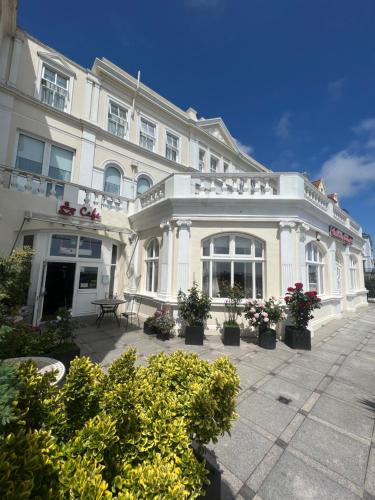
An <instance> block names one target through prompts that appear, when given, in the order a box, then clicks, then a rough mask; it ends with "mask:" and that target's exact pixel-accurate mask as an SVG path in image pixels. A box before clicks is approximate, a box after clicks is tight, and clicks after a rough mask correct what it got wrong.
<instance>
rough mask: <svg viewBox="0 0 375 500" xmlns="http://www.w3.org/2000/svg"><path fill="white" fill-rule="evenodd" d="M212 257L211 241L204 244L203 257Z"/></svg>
mask: <svg viewBox="0 0 375 500" xmlns="http://www.w3.org/2000/svg"><path fill="white" fill-rule="evenodd" d="M209 255H210V240H206V241H204V242H203V256H204V257H208V256H209Z"/></svg>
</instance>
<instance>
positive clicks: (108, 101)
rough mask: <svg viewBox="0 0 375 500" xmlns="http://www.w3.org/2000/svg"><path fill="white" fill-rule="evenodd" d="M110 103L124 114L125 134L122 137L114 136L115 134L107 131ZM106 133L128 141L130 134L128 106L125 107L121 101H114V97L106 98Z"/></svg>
mask: <svg viewBox="0 0 375 500" xmlns="http://www.w3.org/2000/svg"><path fill="white" fill-rule="evenodd" d="M111 103H112V104H114V105H115V106H117V107H118V108H120V109H122V110H123V111H125V112H126V120H125V122H126V127H125V129H126V130H125V133H124V135H123V136H122V135H119V134H115V133H113V132H111V131H110V130H109V121H110V117H109V115H110V111H111ZM106 131H107V132H108V133H109V134H111V135H114V136H115V137H118V138H120V139H126V140H129V134H130V106H129V105H126V104H125V103H123V102H122V101H119V100H118V99H116V98H115V97H112V96H110V95H108V96H107V110H106Z"/></svg>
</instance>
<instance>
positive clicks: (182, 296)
mask: <svg viewBox="0 0 375 500" xmlns="http://www.w3.org/2000/svg"><path fill="white" fill-rule="evenodd" d="M178 310H179V315H180V317H181V318H182V320H183V321H184V322H185V324H186V327H185V344H191V345H203V335H204V323H205V321H206V320H207V319H208V318H210V317H211V315H210V310H211V299H210V297H209V296H208V295H207V293H205V292H202V291H199V289H198V285H197V283H195V282H194V283H193V286H192V287H191V288H190V289H189V290H188V294H186V293H184V292H182V291H181V290H180V292H179V294H178Z"/></svg>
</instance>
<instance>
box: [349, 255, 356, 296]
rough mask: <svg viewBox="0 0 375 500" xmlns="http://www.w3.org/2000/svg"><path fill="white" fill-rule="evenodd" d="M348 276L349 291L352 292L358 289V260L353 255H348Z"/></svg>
mask: <svg viewBox="0 0 375 500" xmlns="http://www.w3.org/2000/svg"><path fill="white" fill-rule="evenodd" d="M349 276H350V290H352V291H354V290H357V288H358V259H357V257H355V255H349Z"/></svg>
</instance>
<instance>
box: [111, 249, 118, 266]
mask: <svg viewBox="0 0 375 500" xmlns="http://www.w3.org/2000/svg"><path fill="white" fill-rule="evenodd" d="M116 262H117V245H112V256H111V264H113V265H114V264H116Z"/></svg>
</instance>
